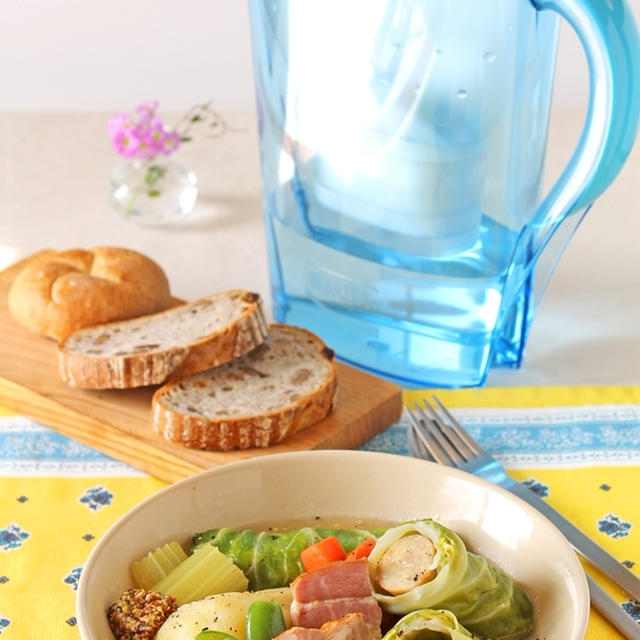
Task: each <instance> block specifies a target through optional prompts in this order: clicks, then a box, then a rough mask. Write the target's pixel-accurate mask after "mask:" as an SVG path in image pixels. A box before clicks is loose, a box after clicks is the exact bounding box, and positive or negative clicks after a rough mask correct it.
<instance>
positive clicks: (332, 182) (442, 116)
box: [250, 0, 584, 387]
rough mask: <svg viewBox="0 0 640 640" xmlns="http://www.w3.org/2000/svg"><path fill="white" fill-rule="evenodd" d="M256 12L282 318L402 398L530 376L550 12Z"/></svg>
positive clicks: (455, 4) (386, 6)
mask: <svg viewBox="0 0 640 640" xmlns="http://www.w3.org/2000/svg"><path fill="white" fill-rule="evenodd" d="M250 7H251V20H252V34H253V47H254V68H255V80H256V89H257V97H258V109H259V118H260V144H261V161H262V171H263V193H264V206H265V220H266V229H267V242H268V249H269V259H270V280H271V287H272V299H273V305H274V314H275V317H276V319H277V320H278V321H281V322H288V323H290V324H297V325H300V326H305V327H307V328H309V329H311V330H312V331H314V332H316V333H317V334H319V335H320V336H321V337H322V338H323V339H324V340H325V341H326V342H327V344H328V345H330V346H331V347H332V348H334V349H335V351H336V353H337V355H338V357H340V358H341V359H343V360H344V361H347V362H350V363H353V364H355V365H357V366H359V367H362V368H364V369H368V370H370V371H372V372H375V373H377V374H380V375H383V376H385V377H389V378H392V379H395V380H397V381H399V382H401V383H402V384H404V385H408V386H413V385H424V384H429V385H437V386H452V387H455V386H470V385H477V384H481V383H482V382H483V381H484V379H485V376H486V374H487V370H488V368H489V366H490V365H492V364H500V365H508V366H518V365H519V364H520V361H521V358H522V354H523V349H524V344H525V340H526V335H527V331H528V326H529V323H530V321H531V318H532V315H533V309H534V308H535V300H534V292H535V291H536V287H535V284H534V280H535V270H534V262H535V258H536V257H537V255H538V254H537V249H536V247H535V246H534V245H535V242H534V236H533V235H531V236H529V235H528V234H531V228H532V226H535V225H536V224H537V221H536V212H537V211H539V208H540V205H541V200H542V194H541V182H542V175H543V166H544V155H545V146H546V137H547V127H548V120H549V111H550V102H551V90H552V84H553V68H554V63H555V55H556V42H557V32H558V14H557V13H554V12H552V11H543V12H539V11H537V10H536V8H534V6H533V5H532V4H531V3H529V2H528V1H514V0H492V1H491V2H486V1H478V2H468V0H446V2H443V1H441V0H350V1H349V2H344V1H343V0H324V1H323V2H322V3H320V2H297V1H295V0H292V1H291V2H287V1H286V0H283V1H279V2H277V1H276V2H274V1H266V0H251V2H250ZM583 209H584V208H583ZM572 215H573V216H574V219H576V220H579V216H580V213H579V212H576V211H574V212H573V214H572ZM574 226H575V225H574ZM555 253H556V254H557V253H558V251H557V250H556V252H555ZM547 276H548V274H545V277H547ZM538 286H539V285H538Z"/></svg>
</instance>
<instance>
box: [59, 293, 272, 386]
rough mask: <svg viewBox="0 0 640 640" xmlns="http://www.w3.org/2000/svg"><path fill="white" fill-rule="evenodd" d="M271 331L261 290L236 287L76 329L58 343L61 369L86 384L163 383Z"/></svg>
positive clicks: (227, 356) (68, 378)
mask: <svg viewBox="0 0 640 640" xmlns="http://www.w3.org/2000/svg"><path fill="white" fill-rule="evenodd" d="M267 331H268V327H267V322H266V320H265V318H264V315H263V312H262V305H261V302H260V297H259V295H258V294H257V293H251V292H249V291H244V290H242V289H232V290H229V291H223V292H221V293H216V294H214V295H211V296H208V297H205V298H200V299H199V300H195V301H194V302H188V303H185V304H181V305H179V306H177V307H173V308H171V309H169V310H167V311H163V312H161V313H155V314H151V315H147V316H142V317H140V318H135V319H133V320H124V321H121V322H111V323H109V324H103V325H99V326H95V327H91V328H87V329H82V330H81V331H76V332H75V333H72V334H71V335H70V336H68V337H67V338H66V339H64V340H63V341H61V342H60V344H59V345H58V369H59V371H60V375H61V377H62V379H63V380H64V381H65V382H67V383H68V384H70V385H71V386H73V387H81V388H83V389H128V388H131V387H141V386H145V385H150V384H161V383H163V382H166V381H167V380H172V379H175V378H181V377H183V376H186V375H190V374H192V373H197V372H199V371H204V370H205V369H208V368H209V367H215V366H218V365H220V364H223V363H225V362H228V361H229V360H232V359H233V358H237V357H238V356H241V355H242V354H244V353H246V352H247V351H250V350H251V349H254V348H255V347H257V346H258V345H260V344H262V342H263V341H264V339H265V337H266V335H267Z"/></svg>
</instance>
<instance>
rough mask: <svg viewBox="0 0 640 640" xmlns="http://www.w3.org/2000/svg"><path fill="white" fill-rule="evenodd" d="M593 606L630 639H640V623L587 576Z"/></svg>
mask: <svg viewBox="0 0 640 640" xmlns="http://www.w3.org/2000/svg"><path fill="white" fill-rule="evenodd" d="M587 582H588V584H589V596H590V598H591V604H592V605H593V608H594V609H595V610H596V611H598V613H600V615H602V617H603V618H605V619H606V620H608V621H609V622H610V623H611V625H612V626H614V627H615V628H616V629H617V630H618V631H619V632H620V633H621V634H622V635H623V636H624V637H625V638H628V640H640V625H639V624H638V623H637V622H636V621H635V620H634V619H633V618H632V617H631V616H630V615H627V613H626V612H625V611H624V610H623V609H622V607H620V605H619V604H618V603H617V602H616V601H615V600H614V599H613V598H612V597H611V596H610V595H609V594H608V593H607V592H606V591H605V590H604V589H603V588H602V587H601V586H600V585H599V584H598V583H597V582H596V581H595V580H594V579H593V578H592V577H591V576H589V575H588V576H587Z"/></svg>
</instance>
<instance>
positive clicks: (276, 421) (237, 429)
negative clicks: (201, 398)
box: [152, 324, 338, 451]
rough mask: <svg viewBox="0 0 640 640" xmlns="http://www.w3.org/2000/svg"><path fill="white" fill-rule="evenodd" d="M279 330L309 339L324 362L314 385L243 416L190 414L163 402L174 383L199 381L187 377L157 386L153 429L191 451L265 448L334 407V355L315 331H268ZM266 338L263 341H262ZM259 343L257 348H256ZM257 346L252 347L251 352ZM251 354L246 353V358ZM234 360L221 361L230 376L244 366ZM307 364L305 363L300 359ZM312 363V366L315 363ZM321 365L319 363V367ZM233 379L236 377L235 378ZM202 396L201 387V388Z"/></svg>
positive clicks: (279, 327) (287, 328)
mask: <svg viewBox="0 0 640 640" xmlns="http://www.w3.org/2000/svg"><path fill="white" fill-rule="evenodd" d="M274 331H277V332H285V333H288V334H291V335H292V336H297V337H299V338H300V339H304V340H306V341H312V342H313V343H314V350H315V352H316V353H315V357H316V358H317V359H318V363H326V365H327V366H326V367H325V368H326V371H324V373H323V374H322V375H323V377H322V380H321V381H320V382H319V383H318V384H317V385H316V386H315V388H313V389H311V390H309V391H307V392H306V393H304V394H299V396H298V397H297V398H296V399H295V400H293V401H291V402H288V403H286V404H283V405H282V406H278V407H275V408H273V409H272V410H270V411H263V412H260V413H253V414H252V413H251V411H250V409H249V410H248V411H246V412H245V413H244V414H243V415H238V416H236V415H234V416H230V415H222V416H215V415H194V413H193V412H185V411H180V410H178V409H176V407H175V406H171V405H170V402H169V401H168V399H167V398H168V396H169V395H170V393H171V391H172V389H175V388H176V387H177V386H180V385H183V386H184V385H193V386H194V387H196V388H197V385H202V381H201V376H202V375H204V374H201V376H193V377H192V378H187V379H184V380H179V381H176V382H172V383H169V384H167V385H164V386H162V387H160V389H158V390H157V391H156V392H155V394H154V396H153V402H152V415H153V427H154V429H155V431H156V433H158V434H160V435H161V436H163V437H164V438H165V439H167V440H170V441H171V442H176V443H179V444H182V445H184V446H186V447H190V448H192V449H203V450H208V451H231V450H234V449H249V448H253V447H268V446H270V445H273V444H276V443H278V442H281V441H282V440H284V439H285V438H288V437H290V436H292V435H293V434H294V433H297V432H298V431H300V430H301V429H304V428H305V427H308V426H310V425H312V424H314V423H315V422H318V421H319V420H322V419H323V418H325V417H326V416H327V415H328V414H329V413H330V412H331V411H332V409H333V408H334V405H335V402H336V398H337V388H338V376H337V367H336V364H335V361H334V354H333V351H332V350H331V349H328V348H327V347H326V346H325V344H324V342H322V340H320V338H318V337H317V336H316V335H314V334H313V333H311V332H309V331H307V330H306V329H302V328H299V327H294V326H289V325H279V324H275V325H272V326H271V329H270V333H273V332H274ZM268 342H269V338H267V341H266V342H265V346H266V345H268ZM265 346H263V347H261V348H262V349H264V348H265ZM257 351H259V350H256V352H257ZM256 352H253V353H252V354H249V355H248V356H247V358H250V357H251V356H252V355H254V354H255V353H256ZM243 360H244V359H242V358H241V359H240V361H237V362H236V361H234V362H231V363H229V364H227V365H225V367H226V369H225V371H224V372H223V373H222V375H224V376H229V379H231V378H232V377H233V375H234V373H239V372H242V371H243V370H247V369H250V368H251V366H252V365H247V363H246V362H243ZM301 364H303V365H304V366H310V363H309V362H303V363H301ZM316 366H318V364H316ZM322 366H324V365H322ZM238 380H240V381H239V382H238ZM235 383H236V384H242V380H241V378H235ZM202 393H203V394H206V393H207V389H206V388H203V389H202ZM246 395H247V406H250V405H251V397H252V390H251V388H250V387H247V390H246Z"/></svg>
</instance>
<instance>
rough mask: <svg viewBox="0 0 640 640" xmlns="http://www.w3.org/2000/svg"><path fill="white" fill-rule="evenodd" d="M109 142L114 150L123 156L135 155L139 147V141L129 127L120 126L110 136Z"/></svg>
mask: <svg viewBox="0 0 640 640" xmlns="http://www.w3.org/2000/svg"><path fill="white" fill-rule="evenodd" d="M111 144H112V145H113V148H114V149H115V151H117V152H118V153H119V154H120V155H121V156H124V157H125V158H133V157H135V156H137V152H138V149H139V147H140V141H139V140H138V138H137V137H136V135H135V134H134V132H133V131H132V130H130V129H127V128H125V127H122V128H120V129H118V130H116V131H114V133H113V134H112V136H111Z"/></svg>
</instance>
